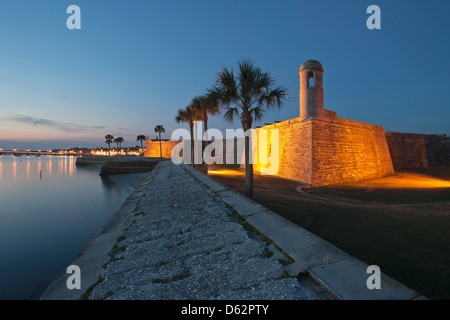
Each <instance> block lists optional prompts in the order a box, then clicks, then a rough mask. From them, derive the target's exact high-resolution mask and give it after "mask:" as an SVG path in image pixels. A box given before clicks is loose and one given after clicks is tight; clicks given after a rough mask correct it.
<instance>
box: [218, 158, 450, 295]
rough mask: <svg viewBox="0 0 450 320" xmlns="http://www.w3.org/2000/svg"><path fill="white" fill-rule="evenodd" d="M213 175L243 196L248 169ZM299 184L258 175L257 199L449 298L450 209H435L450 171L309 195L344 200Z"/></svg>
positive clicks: (449, 191) (406, 174) (448, 192)
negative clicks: (304, 187)
mask: <svg viewBox="0 0 450 320" xmlns="http://www.w3.org/2000/svg"><path fill="white" fill-rule="evenodd" d="M210 176H211V177H213V178H214V179H216V180H217V181H219V182H221V183H223V184H225V185H228V186H229V187H230V188H232V189H234V190H236V191H238V192H240V193H244V190H245V178H244V172H243V170H241V169H238V168H236V167H229V166H226V165H223V166H213V167H211V168H210ZM418 181H419V182H418ZM446 183H448V186H447V185H446ZM298 186H299V183H297V182H295V181H292V180H287V179H282V178H278V177H274V176H262V175H257V174H255V175H254V200H255V201H257V202H258V203H260V204H262V205H264V206H265V207H267V208H269V209H271V210H272V211H274V212H277V213H278V214H280V215H282V216H284V217H285V218H287V219H289V220H291V221H292V222H294V223H296V224H298V225H300V226H302V227H304V228H305V229H307V230H309V231H311V232H312V233H314V234H316V235H318V236H319V237H321V238H323V239H325V240H327V241H329V242H330V243H332V244H334V245H335V246H337V247H339V248H341V249H342V250H344V251H345V252H347V253H348V254H350V255H352V256H354V257H356V258H358V259H360V260H362V261H364V262H366V263H368V264H375V265H378V266H379V267H380V268H381V270H382V271H383V272H384V273H386V274H387V275H389V276H391V277H393V278H394V279H397V280H398V281H400V282H402V283H404V284H405V285H407V286H409V287H411V288H412V289H414V290H416V291H418V292H419V293H421V294H423V295H425V296H427V297H429V298H431V299H450V203H444V204H436V203H434V202H441V201H449V202H450V167H431V168H420V169H411V170H401V171H399V172H398V175H396V176H391V177H385V178H380V179H372V180H368V181H364V182H357V183H353V184H345V185H334V186H328V187H323V188H310V189H307V190H306V192H308V193H311V194H313V195H318V196H322V197H327V198H332V199H333V200H336V201H342V202H331V201H326V200H323V199H319V198H315V197H311V196H310V195H308V194H302V193H299V192H298V191H297V190H296V188H297V187H298ZM408 203H430V204H426V205H405V204H408ZM387 204H394V205H387ZM398 204H403V205H398Z"/></svg>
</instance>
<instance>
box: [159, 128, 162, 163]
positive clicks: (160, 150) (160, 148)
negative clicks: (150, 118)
mask: <svg viewBox="0 0 450 320" xmlns="http://www.w3.org/2000/svg"><path fill="white" fill-rule="evenodd" d="M159 154H160V157H161V158H162V147H161V132H160V133H159Z"/></svg>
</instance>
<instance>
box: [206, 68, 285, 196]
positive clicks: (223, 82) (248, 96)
mask: <svg viewBox="0 0 450 320" xmlns="http://www.w3.org/2000/svg"><path fill="white" fill-rule="evenodd" d="M208 92H209V95H211V96H212V97H214V99H216V100H217V101H218V102H219V104H220V106H221V107H225V108H226V112H225V114H224V118H225V119H226V120H227V121H229V122H233V120H234V117H235V116H236V117H238V116H239V117H240V120H241V125H242V129H244V132H247V130H249V129H251V127H252V124H253V120H261V119H262V117H263V114H264V111H265V109H264V107H267V108H271V107H273V106H277V107H278V108H279V107H281V105H282V104H283V102H284V101H285V100H286V99H287V90H286V89H284V88H283V87H280V86H276V85H275V81H274V79H273V78H272V76H271V75H270V74H269V73H268V72H263V71H262V70H261V69H260V68H259V67H257V66H255V65H254V64H253V63H252V62H251V61H250V60H241V61H239V63H238V72H237V74H235V73H234V71H233V69H231V68H226V67H225V68H223V70H222V71H221V72H220V73H219V75H218V78H217V81H216V84H215V85H214V87H213V88H212V89H209V90H208ZM244 140H245V148H244V153H245V195H246V196H247V197H249V198H253V164H251V163H250V155H249V152H250V141H249V137H246V138H244Z"/></svg>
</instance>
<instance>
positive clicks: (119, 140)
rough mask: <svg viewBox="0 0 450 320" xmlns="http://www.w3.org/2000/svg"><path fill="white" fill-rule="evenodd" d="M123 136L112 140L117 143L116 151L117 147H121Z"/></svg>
mask: <svg viewBox="0 0 450 320" xmlns="http://www.w3.org/2000/svg"><path fill="white" fill-rule="evenodd" d="M123 141H124V140H123V138H122V137H117V138H115V139H114V142H115V143H116V144H117V151H119V148H121V147H122V142H123Z"/></svg>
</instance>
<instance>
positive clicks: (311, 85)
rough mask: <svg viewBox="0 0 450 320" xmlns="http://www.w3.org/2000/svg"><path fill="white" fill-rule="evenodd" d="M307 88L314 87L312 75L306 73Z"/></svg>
mask: <svg viewBox="0 0 450 320" xmlns="http://www.w3.org/2000/svg"><path fill="white" fill-rule="evenodd" d="M308 87H314V74H313V73H312V72H310V73H308Z"/></svg>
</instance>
